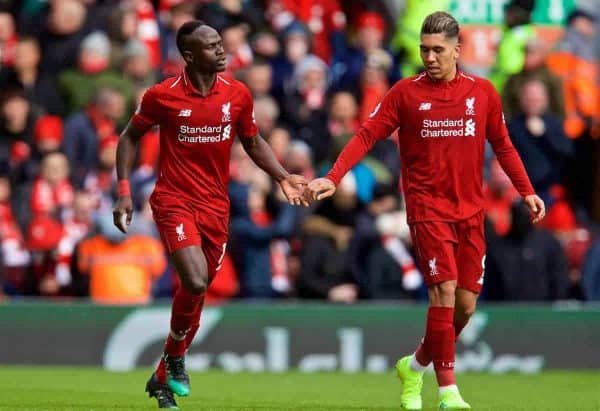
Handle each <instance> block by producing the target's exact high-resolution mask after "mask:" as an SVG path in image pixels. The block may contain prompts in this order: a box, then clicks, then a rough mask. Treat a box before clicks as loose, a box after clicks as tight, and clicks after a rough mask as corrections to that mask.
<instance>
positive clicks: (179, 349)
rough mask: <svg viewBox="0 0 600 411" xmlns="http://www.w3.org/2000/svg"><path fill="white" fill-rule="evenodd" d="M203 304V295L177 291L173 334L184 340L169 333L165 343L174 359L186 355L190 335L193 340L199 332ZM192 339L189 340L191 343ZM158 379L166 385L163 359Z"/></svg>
mask: <svg viewBox="0 0 600 411" xmlns="http://www.w3.org/2000/svg"><path fill="white" fill-rule="evenodd" d="M203 303H204V295H203V294H191V293H190V292H188V291H187V290H186V289H185V288H183V287H179V288H178V289H177V291H176V292H175V297H173V304H172V306H171V332H174V333H176V334H179V335H181V336H182V337H183V338H182V339H181V340H178V339H175V338H173V337H172V336H171V333H169V336H168V337H167V341H166V342H165V350H164V352H165V353H167V354H168V355H172V356H174V357H180V356H182V355H184V354H185V350H186V349H187V347H188V344H189V343H188V334H192V337H191V338H193V335H195V334H196V331H198V327H197V324H198V321H199V319H200V310H201V309H202V305H203ZM191 338H190V339H189V341H190V342H191ZM156 377H157V378H158V380H159V381H160V382H161V383H163V384H166V381H167V377H166V371H165V364H164V361H163V359H162V358H161V360H160V362H159V363H158V366H157V367H156Z"/></svg>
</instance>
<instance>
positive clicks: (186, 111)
mask: <svg viewBox="0 0 600 411" xmlns="http://www.w3.org/2000/svg"><path fill="white" fill-rule="evenodd" d="M191 115H192V110H190V109H189V108H188V109H183V110H181V111H180V112H179V115H178V116H177V117H190V116H191Z"/></svg>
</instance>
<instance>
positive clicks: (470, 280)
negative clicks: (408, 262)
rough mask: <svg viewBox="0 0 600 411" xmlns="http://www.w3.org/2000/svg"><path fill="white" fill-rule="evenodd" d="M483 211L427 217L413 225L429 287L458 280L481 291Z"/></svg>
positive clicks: (458, 282)
mask: <svg viewBox="0 0 600 411" xmlns="http://www.w3.org/2000/svg"><path fill="white" fill-rule="evenodd" d="M483 218H484V215H483V211H481V212H479V213H477V214H475V215H474V216H472V217H470V218H467V219H464V220H461V221H456V222H443V221H426V222H420V223H414V224H412V225H411V226H410V234H411V237H412V241H413V245H414V248H415V254H416V256H417V263H418V264H419V268H420V269H421V273H423V278H424V280H425V284H426V285H427V286H428V287H429V286H431V285H434V284H438V283H441V282H444V281H449V280H456V281H457V287H458V288H464V289H466V290H469V291H473V292H476V293H479V292H480V291H481V287H482V285H483V277H484V272H485V235H484V229H483Z"/></svg>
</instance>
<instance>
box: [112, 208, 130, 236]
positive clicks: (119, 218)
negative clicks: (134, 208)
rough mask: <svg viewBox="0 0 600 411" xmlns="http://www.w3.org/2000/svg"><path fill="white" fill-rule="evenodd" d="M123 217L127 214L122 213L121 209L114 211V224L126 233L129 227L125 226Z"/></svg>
mask: <svg viewBox="0 0 600 411" xmlns="http://www.w3.org/2000/svg"><path fill="white" fill-rule="evenodd" d="M123 217H125V214H123V213H121V211H118V210H115V211H114V212H113V223H114V225H115V226H116V227H117V228H118V229H119V231H121V232H123V233H126V232H127V229H126V228H125V226H124V222H125V221H124V219H123Z"/></svg>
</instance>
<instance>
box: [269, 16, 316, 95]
mask: <svg viewBox="0 0 600 411" xmlns="http://www.w3.org/2000/svg"><path fill="white" fill-rule="evenodd" d="M281 43H282V45H283V47H282V50H281V54H280V55H279V56H278V57H276V58H274V59H273V60H272V61H271V66H272V67H273V91H272V94H273V96H274V97H275V98H276V99H277V100H278V101H279V104H280V105H282V104H284V101H285V93H286V92H289V89H290V88H291V87H292V78H293V76H294V70H295V68H296V65H297V64H298V63H299V62H300V61H301V60H303V59H304V58H305V57H306V56H307V55H309V53H310V50H311V48H312V37H311V33H310V31H309V30H308V28H307V27H306V26H305V25H304V24H302V23H300V22H298V21H293V22H292V23H290V24H289V25H288V26H287V27H286V28H285V30H283V31H282V32H281Z"/></svg>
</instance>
